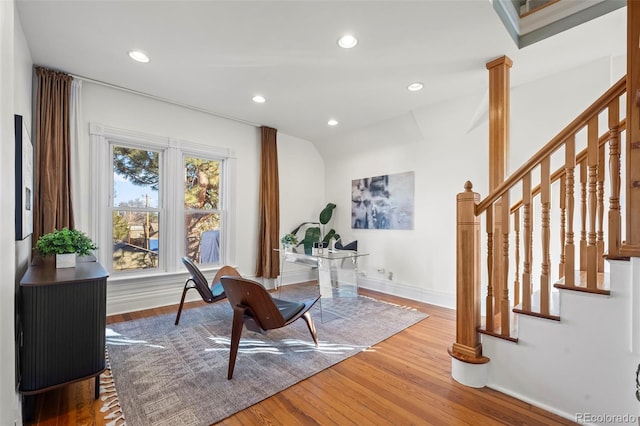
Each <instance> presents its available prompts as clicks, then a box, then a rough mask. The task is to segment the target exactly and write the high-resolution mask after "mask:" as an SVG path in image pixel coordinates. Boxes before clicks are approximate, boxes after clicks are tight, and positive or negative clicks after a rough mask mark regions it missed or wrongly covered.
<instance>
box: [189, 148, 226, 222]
mask: <svg viewBox="0 0 640 426" xmlns="http://www.w3.org/2000/svg"><path fill="white" fill-rule="evenodd" d="M184 172H185V180H184V208H185V209H198V210H216V209H218V204H219V201H220V161H215V160H203V159H201V158H195V157H185V159H184Z"/></svg>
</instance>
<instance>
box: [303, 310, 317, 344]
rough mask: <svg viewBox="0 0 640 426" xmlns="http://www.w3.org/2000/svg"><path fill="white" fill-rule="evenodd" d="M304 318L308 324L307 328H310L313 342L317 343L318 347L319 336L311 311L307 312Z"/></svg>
mask: <svg viewBox="0 0 640 426" xmlns="http://www.w3.org/2000/svg"><path fill="white" fill-rule="evenodd" d="M302 318H303V319H304V322H306V323H307V327H309V332H310V333H311V337H313V341H314V342H315V343H316V346H318V334H317V333H316V325H315V324H314V322H313V319H312V318H311V314H310V313H309V311H307V312H305V313H304V315H302Z"/></svg>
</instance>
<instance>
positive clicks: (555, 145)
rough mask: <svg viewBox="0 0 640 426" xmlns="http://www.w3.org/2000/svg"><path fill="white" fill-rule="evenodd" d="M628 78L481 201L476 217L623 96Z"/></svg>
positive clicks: (608, 91) (619, 81)
mask: <svg viewBox="0 0 640 426" xmlns="http://www.w3.org/2000/svg"><path fill="white" fill-rule="evenodd" d="M626 85H627V76H626V75H625V76H623V77H622V78H621V79H620V80H618V82H617V83H616V84H614V85H613V86H611V87H610V88H609V90H607V91H606V92H605V93H604V94H603V95H602V96H600V97H599V98H598V99H597V100H596V101H595V102H594V103H592V104H591V105H590V106H589V107H588V108H587V109H586V110H584V112H582V113H581V114H580V115H579V116H578V117H576V118H575V119H574V120H573V121H572V122H571V123H569V125H567V126H566V127H565V128H564V129H562V130H561V131H560V133H558V134H557V135H556V136H555V137H553V138H552V139H551V140H550V141H549V142H548V143H547V144H546V145H545V146H543V147H542V148H541V149H540V150H539V151H538V152H536V153H535V154H534V155H533V156H532V157H531V158H530V159H529V161H527V162H526V163H524V164H523V165H522V166H521V167H520V168H518V170H516V171H515V172H513V173H512V174H511V176H509V177H508V178H507V179H505V181H504V182H502V183H501V184H500V185H498V187H497V188H496V189H494V190H493V191H492V192H491V193H490V194H489V195H487V196H486V197H485V199H484V200H482V201H480V203H478V205H477V206H476V209H475V214H476V216H479V215H480V214H482V213H483V212H485V211H486V210H487V208H489V206H491V205H493V203H495V202H496V201H497V200H498V198H500V197H502V196H503V195H504V194H505V193H506V192H507V191H508V190H510V189H511V188H512V187H513V186H515V185H516V184H517V183H518V182H520V181H521V180H522V179H523V178H524V177H525V176H526V175H527V173H529V172H531V171H532V170H533V169H534V168H535V167H537V166H538V165H539V164H540V163H541V162H542V160H544V159H545V158H547V157H548V156H550V155H551V154H553V153H554V152H555V151H557V150H558V149H559V148H560V147H561V146H562V145H563V144H564V142H565V141H566V140H567V138H569V137H570V136H571V135H573V134H575V133H576V132H577V131H578V130H579V129H580V128H582V127H584V126H585V125H586V124H587V122H588V120H589V119H590V118H591V117H593V116H595V115H597V114H599V113H600V112H601V111H602V110H603V109H605V108H606V107H607V106H608V104H609V103H610V102H611V101H613V100H614V99H616V98H617V97H619V96H620V95H621V94H623V93H624V92H625V90H626Z"/></svg>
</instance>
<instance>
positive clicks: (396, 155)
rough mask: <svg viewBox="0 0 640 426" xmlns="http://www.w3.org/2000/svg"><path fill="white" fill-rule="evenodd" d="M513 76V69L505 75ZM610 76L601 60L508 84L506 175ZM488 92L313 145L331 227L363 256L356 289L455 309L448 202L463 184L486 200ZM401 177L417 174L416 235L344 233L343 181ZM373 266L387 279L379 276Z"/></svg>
mask: <svg viewBox="0 0 640 426" xmlns="http://www.w3.org/2000/svg"><path fill="white" fill-rule="evenodd" d="M479 66H482V64H481V65H479ZM617 68H620V69H622V67H617ZM516 70H517V63H515V64H514V66H513V69H512V73H515V72H516ZM611 70H612V67H611V66H610V61H609V58H603V59H602V60H600V61H595V62H592V63H588V64H584V65H583V66H581V67H579V68H576V69H572V70H567V71H564V72H560V73H558V74H555V75H551V76H547V77H545V78H542V79H540V80H538V81H535V82H532V83H529V84H527V85H523V86H521V87H516V88H513V90H512V93H511V117H512V124H511V144H510V145H511V151H510V170H511V171H513V170H515V169H517V168H518V167H520V165H521V164H522V162H524V161H526V160H527V159H528V158H529V157H530V156H531V155H532V154H533V153H535V152H536V151H537V150H538V149H539V148H540V147H541V146H542V145H544V144H545V143H547V142H548V140H549V139H550V138H551V137H552V136H554V135H555V134H557V133H558V132H559V131H560V130H561V129H562V128H563V127H564V126H566V125H567V124H568V123H569V122H570V121H571V120H572V119H573V118H575V117H576V116H577V115H578V114H579V113H580V112H581V111H583V110H584V109H585V108H586V107H587V106H588V105H589V104H590V103H591V102H593V101H594V100H595V99H597V98H598V97H599V96H600V95H602V93H604V91H605V90H606V88H608V87H609V86H610V83H611V82H612V80H613V81H615V80H617V77H619V76H620V75H621V74H620V75H618V76H617V77H616V76H612V71H611ZM487 80H488V75H487ZM486 91H487V88H486V87H484V88H482V87H480V88H478V91H477V92H476V93H469V94H468V96H466V97H465V98H461V99H454V100H450V101H447V102H444V103H442V104H439V105H436V106H433V107H430V108H425V109H421V110H417V111H413V112H412V113H410V114H407V115H405V116H402V117H399V118H397V119H394V120H389V121H387V122H384V123H378V124H376V125H373V126H371V127H369V128H366V129H362V130H360V131H357V132H352V133H349V134H346V135H342V136H338V137H335V138H333V139H331V140H329V141H327V142H326V143H324V144H323V145H322V146H321V148H320V149H321V152H322V154H323V156H324V158H325V164H326V167H325V176H326V184H325V188H326V190H325V194H326V196H325V198H326V199H327V200H328V201H334V202H335V203H336V204H337V205H338V207H337V209H336V214H337V216H338V217H337V224H336V229H337V231H338V232H339V233H341V234H342V235H346V236H347V237H348V238H349V239H357V240H358V244H359V249H360V250H361V251H364V252H367V253H370V255H369V256H367V257H365V258H363V259H362V261H361V263H360V270H361V271H363V272H364V273H365V274H366V277H362V281H361V284H362V285H363V286H365V287H370V288H373V289H378V290H383V291H387V292H390V293H393V294H398V295H402V296H406V297H411V298H414V299H418V300H423V301H427V302H430V303H435V304H440V305H445V306H450V307H453V306H454V304H455V279H456V278H455V269H456V268H455V265H456V259H455V253H456V251H455V197H456V194H457V193H459V192H462V190H463V185H464V182H465V181H467V180H470V181H471V182H472V183H473V189H474V191H476V192H479V193H480V195H481V197H484V196H486V195H487V188H488V164H489V163H488V122H487V119H488V118H487V114H486V110H487V106H486V102H487V101H486ZM404 171H415V210H414V218H415V219H414V229H413V230H410V231H396V230H356V229H351V227H350V217H351V216H350V215H351V211H350V208H351V207H350V194H351V192H350V190H351V187H350V186H351V181H352V180H353V179H357V178H363V177H370V176H378V175H384V174H392V173H398V172H404ZM379 268H384V270H385V273H384V274H381V273H378V272H377V271H378V269H379ZM389 272H393V280H389V279H388V273H389Z"/></svg>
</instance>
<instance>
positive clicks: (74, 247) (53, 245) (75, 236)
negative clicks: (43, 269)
mask: <svg viewBox="0 0 640 426" xmlns="http://www.w3.org/2000/svg"><path fill="white" fill-rule="evenodd" d="M36 248H37V249H38V252H39V253H40V254H41V255H42V256H49V255H52V254H64V253H77V254H78V255H79V256H87V255H90V254H91V250H95V249H97V247H96V246H95V244H94V243H93V241H91V239H90V238H89V237H88V236H87V235H86V234H85V233H84V232H81V231H78V230H77V229H68V228H62V229H61V230H59V231H58V230H55V231H53V232H50V233H48V234H44V235H43V236H41V237H40V238H39V239H38V242H37V243H36Z"/></svg>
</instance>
